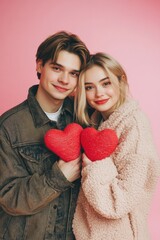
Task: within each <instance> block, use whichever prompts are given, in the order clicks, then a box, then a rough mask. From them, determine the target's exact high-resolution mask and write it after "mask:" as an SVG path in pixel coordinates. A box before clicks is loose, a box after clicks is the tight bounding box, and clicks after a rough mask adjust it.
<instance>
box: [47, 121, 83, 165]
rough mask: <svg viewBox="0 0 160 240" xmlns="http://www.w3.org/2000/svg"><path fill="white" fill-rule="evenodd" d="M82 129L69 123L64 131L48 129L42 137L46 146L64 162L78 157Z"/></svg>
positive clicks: (75, 124)
mask: <svg viewBox="0 0 160 240" xmlns="http://www.w3.org/2000/svg"><path fill="white" fill-rule="evenodd" d="M82 130H83V128H82V127H81V126H80V125H79V124H77V123H70V124H69V125H67V127H66V128H65V129H64V130H59V129H50V130H49V131H48V132H47V133H46V134H45V136H44V142H45V144H46V146H47V147H48V148H49V149H50V150H51V151H53V152H54V153H55V154H57V155H58V156H59V157H60V158H61V159H63V160H64V161H66V162H69V161H72V160H74V159H76V158H77V157H78V156H79V155H80V150H81V144H80V134H81V132H82Z"/></svg>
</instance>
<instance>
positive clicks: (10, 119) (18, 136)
mask: <svg viewBox="0 0 160 240" xmlns="http://www.w3.org/2000/svg"><path fill="white" fill-rule="evenodd" d="M36 57H37V59H36V63H37V76H38V78H39V80H40V82H39V85H37V86H33V87H31V88H30V89H29V94H28V98H27V100H26V101H24V102H23V103H21V104H20V105H18V106H16V107H14V108H13V109H11V110H9V111H8V112H6V113H4V114H3V115H2V116H1V118H0V239H4V240H23V239H25V240H44V239H45V240H50V239H53V240H55V239H56V240H65V239H66V240H73V239H74V236H73V233H72V219H73V214H74V210H75V205H76V200H77V195H78V191H79V185H80V181H79V177H80V168H81V164H80V159H76V160H74V161H71V162H67V163H66V162H64V161H63V160H61V159H59V158H58V156H56V155H55V154H53V153H51V152H50V151H49V150H48V149H47V148H46V147H45V145H44V141H43V138H44V135H45V133H46V132H47V130H49V129H51V128H58V129H64V128H65V127H66V125H67V124H69V123H71V122H72V121H73V102H72V100H71V98H70V97H68V96H69V95H70V94H71V93H72V92H73V91H74V89H75V88H76V85H77V81H78V76H79V72H80V71H81V69H82V68H83V67H84V66H85V64H86V62H87V59H88V58H89V51H88V49H87V48H86V46H85V44H84V43H83V42H82V41H81V40H80V39H79V37H78V36H76V35H74V34H70V33H67V32H58V33H56V34H54V35H52V36H50V37H49V38H47V39H46V40H45V41H44V42H42V44H41V45H40V46H39V48H38V50H37V55H36Z"/></svg>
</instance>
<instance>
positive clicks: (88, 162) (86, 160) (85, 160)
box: [82, 153, 92, 167]
mask: <svg viewBox="0 0 160 240" xmlns="http://www.w3.org/2000/svg"><path fill="white" fill-rule="evenodd" d="M91 163H92V161H91V160H90V159H89V158H88V157H87V156H86V154H85V153H83V154H82V167H86V166H87V165H88V164H91Z"/></svg>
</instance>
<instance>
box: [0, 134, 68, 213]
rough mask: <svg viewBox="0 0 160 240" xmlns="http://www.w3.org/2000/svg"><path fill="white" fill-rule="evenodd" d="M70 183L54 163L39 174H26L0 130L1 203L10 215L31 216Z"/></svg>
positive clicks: (21, 163)
mask: <svg viewBox="0 0 160 240" xmlns="http://www.w3.org/2000/svg"><path fill="white" fill-rule="evenodd" d="M71 186H73V184H72V183H70V182H69V181H68V180H67V179H66V178H65V176H64V175H63V173H62V172H61V171H60V169H59V168H58V165H57V164H56V163H54V164H53V165H52V168H51V169H48V170H46V171H45V172H44V173H43V174H42V175H39V174H38V173H34V174H33V175H29V173H28V171H27V170H26V169H25V166H24V163H23V162H22V161H21V159H20V158H19V156H18V155H17V153H16V152H15V151H14V149H13V148H12V147H11V146H10V143H9V141H8V140H7V139H6V138H5V137H4V134H3V135H2V133H0V206H1V207H2V208H3V209H4V211H5V212H7V213H8V214H11V215H30V214H35V213H37V212H39V211H41V209H43V208H44V207H45V206H46V205H47V204H48V203H50V202H51V201H52V200H53V199H55V198H57V197H58V196H59V194H60V193H61V192H63V191H65V190H66V189H68V188H69V187H71Z"/></svg>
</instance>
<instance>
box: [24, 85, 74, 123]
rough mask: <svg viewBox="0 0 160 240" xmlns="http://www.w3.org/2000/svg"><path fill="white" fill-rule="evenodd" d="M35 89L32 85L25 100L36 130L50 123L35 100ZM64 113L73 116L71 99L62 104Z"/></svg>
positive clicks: (36, 87)
mask: <svg viewBox="0 0 160 240" xmlns="http://www.w3.org/2000/svg"><path fill="white" fill-rule="evenodd" d="M37 89H38V85H34V86H32V87H31V88H30V89H29V92H28V98H27V100H28V105H29V109H30V112H31V115H32V118H33V122H34V124H35V127H37V128H38V127H41V126H43V125H45V124H47V123H48V122H50V119H49V118H48V117H47V115H46V114H45V113H44V111H43V110H42V108H41V107H40V105H39V103H38V101H37V99H36V98H35V95H36V92H37ZM65 111H67V112H68V113H69V114H70V115H71V116H72V115H73V99H71V98H69V97H67V98H66V99H65V100H64V103H63V107H62V112H65Z"/></svg>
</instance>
